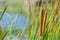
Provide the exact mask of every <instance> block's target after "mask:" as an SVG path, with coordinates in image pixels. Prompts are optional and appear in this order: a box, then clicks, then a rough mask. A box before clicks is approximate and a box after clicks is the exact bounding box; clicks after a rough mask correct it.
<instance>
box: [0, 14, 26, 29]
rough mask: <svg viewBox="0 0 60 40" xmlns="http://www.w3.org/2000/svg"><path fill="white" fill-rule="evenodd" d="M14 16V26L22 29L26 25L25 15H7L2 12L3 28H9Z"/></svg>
mask: <svg viewBox="0 0 60 40" xmlns="http://www.w3.org/2000/svg"><path fill="white" fill-rule="evenodd" d="M15 17H16V20H15V23H14V28H15V29H22V28H24V27H26V26H27V15H24V14H13V13H9V14H8V15H6V14H4V16H3V18H2V20H1V22H2V25H3V28H4V29H9V28H10V27H9V25H11V23H12V20H13V19H14V18H15Z"/></svg>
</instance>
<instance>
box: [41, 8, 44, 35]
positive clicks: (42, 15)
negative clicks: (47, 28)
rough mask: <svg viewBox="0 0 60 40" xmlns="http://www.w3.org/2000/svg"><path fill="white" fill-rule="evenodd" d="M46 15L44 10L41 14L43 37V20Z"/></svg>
mask: <svg viewBox="0 0 60 40" xmlns="http://www.w3.org/2000/svg"><path fill="white" fill-rule="evenodd" d="M44 13H45V10H44V9H42V12H41V23H40V24H41V36H42V35H43V19H44Z"/></svg>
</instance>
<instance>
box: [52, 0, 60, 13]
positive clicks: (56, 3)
mask: <svg viewBox="0 0 60 40" xmlns="http://www.w3.org/2000/svg"><path fill="white" fill-rule="evenodd" d="M58 5H59V0H57V1H56V2H55V5H54V7H53V9H52V14H54V13H55V12H56V10H57V8H58Z"/></svg>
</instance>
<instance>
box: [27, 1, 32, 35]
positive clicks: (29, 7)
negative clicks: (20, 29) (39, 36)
mask: <svg viewBox="0 0 60 40" xmlns="http://www.w3.org/2000/svg"><path fill="white" fill-rule="evenodd" d="M30 18H31V5H30V0H28V28H27V29H28V32H29V36H30V30H31V28H30Z"/></svg>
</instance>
